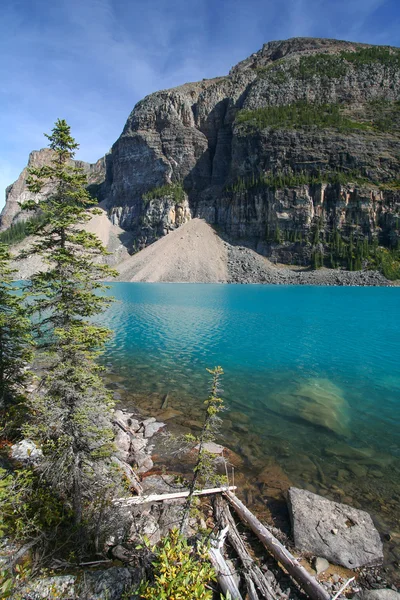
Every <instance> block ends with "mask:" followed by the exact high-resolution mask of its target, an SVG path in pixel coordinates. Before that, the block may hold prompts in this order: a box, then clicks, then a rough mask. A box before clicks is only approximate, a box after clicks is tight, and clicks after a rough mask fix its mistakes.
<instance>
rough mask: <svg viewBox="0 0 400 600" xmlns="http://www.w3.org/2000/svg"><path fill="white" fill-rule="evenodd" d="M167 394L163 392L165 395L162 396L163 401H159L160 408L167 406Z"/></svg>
mask: <svg viewBox="0 0 400 600" xmlns="http://www.w3.org/2000/svg"><path fill="white" fill-rule="evenodd" d="M168 396H169V394H165V396H164V399H163V401H162V403H161V408H162V409H164V408H167V406H168Z"/></svg>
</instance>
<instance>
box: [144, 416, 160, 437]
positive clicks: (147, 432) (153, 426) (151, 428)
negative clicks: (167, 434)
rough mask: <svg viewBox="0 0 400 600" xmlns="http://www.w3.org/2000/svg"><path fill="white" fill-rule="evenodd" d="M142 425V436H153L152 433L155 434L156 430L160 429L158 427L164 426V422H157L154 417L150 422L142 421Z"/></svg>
mask: <svg viewBox="0 0 400 600" xmlns="http://www.w3.org/2000/svg"><path fill="white" fill-rule="evenodd" d="M143 425H144V437H145V438H151V437H153V435H154V434H156V433H157V431H160V429H162V428H163V427H165V423H157V422H156V420H155V419H154V421H152V422H151V423H146V424H145V422H143Z"/></svg>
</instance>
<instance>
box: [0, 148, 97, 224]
mask: <svg viewBox="0 0 400 600" xmlns="http://www.w3.org/2000/svg"><path fill="white" fill-rule="evenodd" d="M52 155H53V153H52V151H51V150H50V149H49V148H42V150H34V151H33V152H31V153H30V155H29V159H28V164H27V166H26V167H25V169H23V171H22V173H21V174H20V176H19V177H18V179H17V181H14V183H13V184H11V185H9V186H8V188H7V189H6V203H5V206H4V208H3V210H2V212H1V215H0V232H1V231H5V230H6V229H8V228H9V227H10V226H11V225H15V224H16V223H18V222H20V221H25V220H27V219H29V217H30V216H31V215H30V213H27V212H24V211H21V209H20V206H19V204H20V203H22V202H27V201H28V200H36V201H37V202H40V200H41V198H45V197H46V196H47V195H49V194H50V193H51V191H52V190H51V186H46V187H45V188H43V190H42V191H41V192H40V193H39V194H32V193H31V192H30V191H29V190H28V186H27V185H26V179H27V177H28V169H29V168H40V167H43V166H44V165H46V164H49V163H50V161H51V158H52ZM74 162H75V163H76V165H77V166H78V167H81V168H82V169H83V170H84V171H85V173H86V175H87V178H88V184H89V185H90V186H91V188H92V189H93V191H96V189H97V184H98V183H101V182H102V181H104V178H105V159H104V158H100V159H99V160H98V161H97V162H96V163H95V164H89V163H86V162H83V161H80V160H76V161H74Z"/></svg>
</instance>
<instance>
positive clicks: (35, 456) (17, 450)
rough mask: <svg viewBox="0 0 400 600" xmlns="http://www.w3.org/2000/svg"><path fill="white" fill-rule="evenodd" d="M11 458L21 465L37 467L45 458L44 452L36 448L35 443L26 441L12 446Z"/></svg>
mask: <svg viewBox="0 0 400 600" xmlns="http://www.w3.org/2000/svg"><path fill="white" fill-rule="evenodd" d="M11 456H12V458H13V459H14V460H18V461H19V462H21V463H24V464H28V465H37V464H38V463H39V462H40V460H41V458H42V456H43V452H42V451H41V449H40V448H38V447H37V446H36V444H35V442H32V440H28V439H25V440H21V441H20V442H18V443H17V444H13V445H12V446H11Z"/></svg>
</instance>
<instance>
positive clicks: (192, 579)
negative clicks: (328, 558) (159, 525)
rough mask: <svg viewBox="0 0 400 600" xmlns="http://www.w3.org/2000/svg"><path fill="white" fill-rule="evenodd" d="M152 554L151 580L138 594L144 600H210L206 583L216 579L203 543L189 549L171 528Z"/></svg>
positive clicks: (209, 592) (211, 594) (210, 595)
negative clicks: (152, 578)
mask: <svg viewBox="0 0 400 600" xmlns="http://www.w3.org/2000/svg"><path fill="white" fill-rule="evenodd" d="M152 551H153V553H154V561H153V567H154V570H153V574H154V581H153V582H150V581H143V582H142V583H141V585H140V587H139V590H138V594H139V596H140V598H144V599H145V600H211V598H212V597H213V593H212V591H211V590H208V589H207V587H206V586H207V584H208V583H209V582H210V581H213V580H215V579H216V576H215V571H214V569H213V567H212V565H211V563H210V562H209V559H208V548H207V545H206V544H204V543H200V542H198V543H197V546H196V547H194V546H190V545H189V544H188V542H187V540H186V539H185V538H184V537H183V536H181V535H180V534H179V531H178V530H177V529H173V530H172V531H170V532H169V534H168V535H167V536H166V537H165V538H163V540H162V541H161V543H160V545H159V546H154V547H153V548H152Z"/></svg>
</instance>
